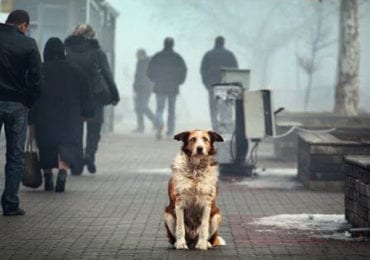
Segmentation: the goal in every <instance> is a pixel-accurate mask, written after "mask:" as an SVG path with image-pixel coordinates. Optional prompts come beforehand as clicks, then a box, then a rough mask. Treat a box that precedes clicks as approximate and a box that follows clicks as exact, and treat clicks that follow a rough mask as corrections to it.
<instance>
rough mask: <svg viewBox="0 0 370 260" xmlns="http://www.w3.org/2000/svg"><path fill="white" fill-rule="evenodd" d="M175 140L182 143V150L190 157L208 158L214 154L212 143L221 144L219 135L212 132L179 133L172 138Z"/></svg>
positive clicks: (221, 140) (221, 139)
mask: <svg viewBox="0 0 370 260" xmlns="http://www.w3.org/2000/svg"><path fill="white" fill-rule="evenodd" d="M174 139H175V140H178V141H182V142H183V146H182V150H183V151H184V153H185V154H187V155H188V156H189V157H190V156H208V155H214V154H216V150H215V148H214V145H213V144H214V142H223V141H224V139H223V138H222V136H221V135H219V134H218V133H216V132H213V131H207V130H193V131H185V132H181V133H179V134H177V135H175V136H174Z"/></svg>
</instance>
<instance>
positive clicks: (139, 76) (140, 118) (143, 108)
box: [133, 49, 155, 133]
mask: <svg viewBox="0 0 370 260" xmlns="http://www.w3.org/2000/svg"><path fill="white" fill-rule="evenodd" d="M136 57H137V62H136V70H135V80H134V84H133V88H134V92H135V112H136V117H137V128H136V129H135V130H134V131H133V132H135V133H143V132H144V129H145V126H144V115H146V116H147V117H148V119H149V120H150V121H151V122H152V124H153V126H155V116H154V114H153V112H152V111H151V110H150V108H149V99H150V95H151V94H152V91H153V83H152V82H151V81H150V79H149V78H148V76H147V75H146V72H147V70H148V65H149V61H150V58H149V57H148V56H147V55H146V52H145V50H144V49H139V50H138V51H137V53H136Z"/></svg>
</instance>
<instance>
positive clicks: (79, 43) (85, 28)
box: [65, 24, 120, 175]
mask: <svg viewBox="0 0 370 260" xmlns="http://www.w3.org/2000/svg"><path fill="white" fill-rule="evenodd" d="M65 47H66V51H67V60H69V61H70V62H72V63H74V64H76V65H77V66H79V67H80V68H81V69H82V70H83V71H85V73H86V76H87V77H88V79H89V87H90V89H91V91H92V92H93V90H92V88H94V87H96V84H97V83H96V82H95V80H94V79H96V78H98V77H97V75H96V74H98V73H101V76H102V79H103V81H104V82H101V84H106V86H107V88H108V89H109V92H110V97H109V99H110V100H109V103H110V104H112V105H117V103H118V102H119V100H120V98H119V93H118V89H117V86H116V84H115V82H114V79H113V75H112V72H111V70H110V67H109V64H108V59H107V56H106V54H105V53H104V52H103V50H102V49H101V48H100V44H99V41H98V40H97V39H96V33H95V31H94V29H93V28H92V27H91V26H90V25H87V24H80V25H78V26H76V28H75V30H74V31H73V33H72V35H71V36H69V37H67V38H66V40H65ZM96 63H97V66H98V71H97V70H95V69H94V68H96V67H95V64H96ZM99 84H100V83H99ZM98 98H99V97H96V96H95V97H94V99H95V114H94V117H93V118H91V119H88V120H87V133H86V147H85V152H84V160H83V161H82V162H81V164H80V166H78V167H75V168H74V169H73V168H72V174H75V175H80V174H82V171H83V166H84V165H86V166H87V169H88V171H89V172H90V173H95V172H96V165H95V154H96V152H97V150H98V144H99V141H100V137H101V135H100V132H101V127H102V124H103V121H104V115H103V112H104V111H103V108H104V105H103V104H101V103H100V102H99V101H98ZM81 149H83V147H81Z"/></svg>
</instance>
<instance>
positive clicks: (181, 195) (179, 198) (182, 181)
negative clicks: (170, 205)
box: [172, 153, 218, 215]
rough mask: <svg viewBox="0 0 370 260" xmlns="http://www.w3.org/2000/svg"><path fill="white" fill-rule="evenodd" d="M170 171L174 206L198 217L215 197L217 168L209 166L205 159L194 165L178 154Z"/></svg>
mask: <svg viewBox="0 0 370 260" xmlns="http://www.w3.org/2000/svg"><path fill="white" fill-rule="evenodd" d="M172 171H173V174H172V180H173V184H174V191H175V194H176V204H178V205H181V206H182V207H183V208H184V209H185V211H186V212H187V214H191V215H199V211H201V210H202V209H203V207H204V206H206V205H210V203H211V202H212V199H214V198H215V197H216V187H217V181H218V174H217V167H216V166H211V165H210V162H209V161H208V160H206V159H205V160H203V161H201V162H200V164H197V165H194V164H193V162H192V161H191V160H189V158H188V157H187V156H186V155H185V154H184V153H180V154H179V155H178V156H176V158H175V160H174V162H173V164H172Z"/></svg>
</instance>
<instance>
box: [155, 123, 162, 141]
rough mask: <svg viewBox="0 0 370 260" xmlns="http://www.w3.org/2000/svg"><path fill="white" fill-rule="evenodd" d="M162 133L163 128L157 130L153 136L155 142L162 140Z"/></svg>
mask: <svg viewBox="0 0 370 260" xmlns="http://www.w3.org/2000/svg"><path fill="white" fill-rule="evenodd" d="M162 131H163V126H162V127H160V128H158V129H157V133H156V134H155V138H156V139H157V140H161V139H162Z"/></svg>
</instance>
